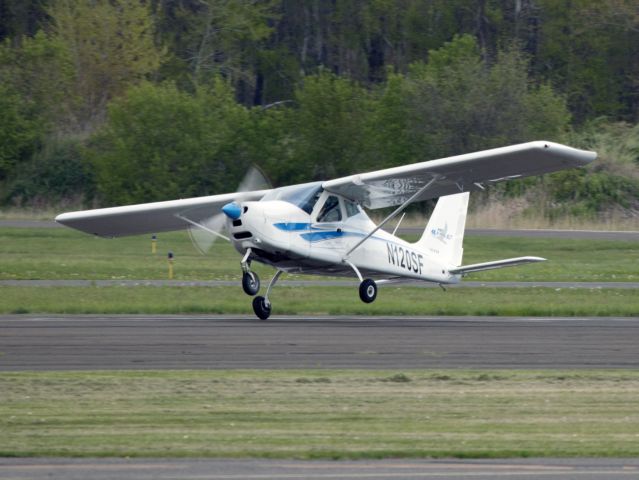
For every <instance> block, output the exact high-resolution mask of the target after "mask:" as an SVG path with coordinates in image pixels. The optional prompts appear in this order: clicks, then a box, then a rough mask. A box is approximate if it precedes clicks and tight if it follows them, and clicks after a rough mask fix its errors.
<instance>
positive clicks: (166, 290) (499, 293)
mask: <svg viewBox="0 0 639 480" xmlns="http://www.w3.org/2000/svg"><path fill="white" fill-rule="evenodd" d="M270 299H271V301H272V303H273V315H282V314H301V315H313V314H328V315H513V316H520V315H531V316H576V315H580V316H617V315H618V316H635V315H639V295H637V292H636V291H635V290H631V289H628V290H624V289H552V288H531V289H526V288H472V289H470V288H464V289H461V288H458V289H453V288H451V289H449V290H448V291H447V292H442V291H441V290H440V289H438V288H437V289H434V288H433V289H424V288H411V287H401V288H399V287H391V286H388V287H383V288H380V290H379V294H378V296H377V299H376V300H375V302H374V303H372V304H364V303H362V302H361V301H360V300H359V297H358V294H357V289H356V287H355V286H353V287H352V288H345V287H321V288H316V287H285V286H278V287H276V288H275V289H274V290H273V292H272V295H271V296H270ZM0 313H65V314H73V313H158V314H160V313H227V314H228V313H238V314H245V315H248V316H250V317H252V316H253V311H252V307H251V298H250V297H248V296H246V295H245V294H244V293H243V292H242V290H241V287H240V286H239V285H238V286H237V287H216V288H194V287H133V288H130V287H48V288H25V287H0Z"/></svg>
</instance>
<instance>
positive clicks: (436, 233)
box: [430, 223, 453, 244]
mask: <svg viewBox="0 0 639 480" xmlns="http://www.w3.org/2000/svg"><path fill="white" fill-rule="evenodd" d="M430 233H431V235H432V236H433V237H435V238H436V239H437V240H439V241H440V242H442V243H443V244H447V243H448V241H449V240H452V239H453V235H452V234H450V233H448V224H447V223H446V224H444V228H441V227H437V228H433V229H432V230H431V231H430Z"/></svg>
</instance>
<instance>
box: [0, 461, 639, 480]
mask: <svg viewBox="0 0 639 480" xmlns="http://www.w3.org/2000/svg"><path fill="white" fill-rule="evenodd" d="M638 475H639V461H637V460H636V459H575V460H571V459H563V460H555V459H524V460H372V461H353V462H327V461H312V462H302V461H294V460H293V461H292V460H221V459H207V460H204V459H201V460H198V459H196V460H174V459H156V460H153V459H90V460H73V459H0V479H14V480H15V479H40V478H42V479H45V478H46V479H49V480H50V479H64V480H80V479H86V478H92V479H94V480H106V479H113V478H126V479H128V480H149V479H154V480H169V479H171V480H174V479H180V480H194V479H208V480H222V479H224V480H231V479H237V480H240V479H242V480H251V479H259V480H280V479H290V480H303V479H305V480H323V479H345V478H352V479H357V480H372V479H375V480H402V479H416V478H420V479H431V480H442V479H450V478H464V479H466V480H479V479H482V480H483V479H486V478H499V479H502V480H514V479H523V480H532V479H544V480H576V479H582V478H588V479H602V480H604V479H605V480H609V479H616V478H619V479H622V478H623V479H631V478H635V479H636V478H637V476H638Z"/></svg>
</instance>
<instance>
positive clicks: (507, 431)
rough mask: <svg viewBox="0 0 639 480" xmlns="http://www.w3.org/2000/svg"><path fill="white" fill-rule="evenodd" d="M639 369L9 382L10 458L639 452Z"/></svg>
mask: <svg viewBox="0 0 639 480" xmlns="http://www.w3.org/2000/svg"><path fill="white" fill-rule="evenodd" d="M638 397H639V372H636V371H615V370H612V371H552V372H550V371H458V370H454V371H451V370H444V371H423V370H419V371H405V372H396V371H361V370H340V371H330V370H325V371H322V370H313V371H290V370H289V371H272V370H263V371H180V372H172V371H162V372H159V371H151V372H86V373H78V372H64V373H63V372H52V373H51V372H50V373H0V431H1V432H2V435H0V456H90V457H105V456H144V457H163V456H170V457H180V456H185V457H262V458H267V457H268V458H294V457H295V458H382V457H450V456H453V457H465V458H468V457H474V458H481V457H528V456H553V457H565V456H611V457H636V456H637V455H639V413H638V411H637V398H638Z"/></svg>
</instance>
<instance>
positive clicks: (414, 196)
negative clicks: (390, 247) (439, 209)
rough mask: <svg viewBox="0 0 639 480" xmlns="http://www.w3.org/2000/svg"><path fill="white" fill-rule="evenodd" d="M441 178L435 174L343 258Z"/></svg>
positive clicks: (345, 256)
mask: <svg viewBox="0 0 639 480" xmlns="http://www.w3.org/2000/svg"><path fill="white" fill-rule="evenodd" d="M439 179H440V176H439V175H435V176H434V177H433V178H432V179H431V180H430V181H429V182H428V183H427V184H426V185H424V186H423V187H422V188H420V189H419V190H417V191H416V192H415V193H414V194H413V195H412V196H411V197H410V198H409V199H408V200H406V201H405V202H404V203H402V204H401V205H400V206H399V207H397V209H396V210H395V211H394V212H393V213H391V214H390V215H389V216H388V217H386V218H385V219H384V220H382V222H381V223H380V224H379V225H377V226H376V227H375V228H374V229H373V230H372V231H371V232H370V233H369V234H368V235H366V236H365V237H364V238H362V239H361V240H360V241H359V242H357V243H356V244H355V246H354V247H353V248H351V249H350V250H349V251H348V252H346V255H344V258H343V259H342V260H344V261H345V260H346V259H347V258H348V256H349V255H350V254H351V253H353V251H354V250H355V249H356V248H357V247H359V246H360V245H361V244H362V243H364V242H365V241H366V240H368V239H369V238H371V237H372V236H373V234H375V232H377V230H379V229H380V228H382V227H383V226H384V225H386V223H388V221H390V220H392V219H393V218H395V217H396V216H397V215H398V214H400V213H401V212H402V211H403V210H404V209H405V208H406V207H408V206H409V205H410V204H411V203H412V202H413V200H415V199H416V198H418V197H419V196H420V195H421V194H422V193H424V192H425V191H426V190H428V188H429V187H430V186H431V185H432V184H433V183H435V182H436V181H437V180H439Z"/></svg>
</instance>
